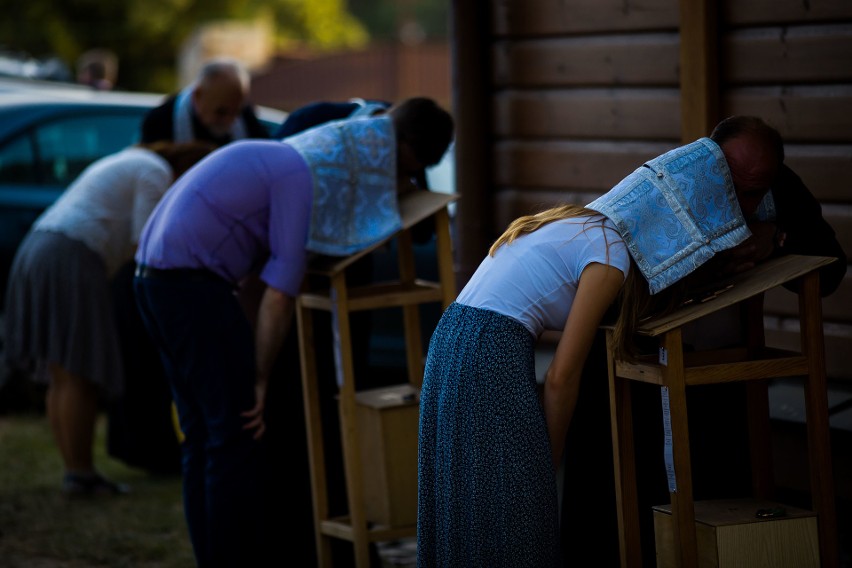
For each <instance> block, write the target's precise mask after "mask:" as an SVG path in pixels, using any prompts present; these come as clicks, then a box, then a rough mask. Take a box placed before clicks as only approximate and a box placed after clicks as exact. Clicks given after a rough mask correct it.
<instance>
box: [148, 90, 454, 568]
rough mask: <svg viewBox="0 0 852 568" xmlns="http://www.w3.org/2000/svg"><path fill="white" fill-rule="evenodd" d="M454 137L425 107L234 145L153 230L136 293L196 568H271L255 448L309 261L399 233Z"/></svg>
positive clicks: (431, 106) (182, 192)
mask: <svg viewBox="0 0 852 568" xmlns="http://www.w3.org/2000/svg"><path fill="white" fill-rule="evenodd" d="M452 131H453V124H452V118H451V117H450V115H449V114H448V113H447V112H446V111H444V110H443V109H441V108H440V107H438V106H437V105H436V104H435V103H434V102H433V101H431V100H429V99H424V98H415V99H408V100H406V101H403V102H402V103H400V104H399V105H398V106H396V107H394V108H392V109H391V110H390V111H389V112H388V113H387V114H386V115H383V116H381V117H374V118H364V119H359V120H351V121H342V122H336V123H330V124H328V125H325V126H322V127H319V128H316V129H313V130H311V131H309V132H305V133H304V134H302V135H299V136H295V137H293V138H290V139H288V140H287V141H286V142H275V141H262V140H245V141H237V142H233V143H231V144H229V145H226V146H224V147H223V148H221V149H219V150H217V151H215V152H214V153H212V154H211V155H210V156H208V157H207V159H205V160H203V161H202V162H200V163H199V164H197V165H196V167H195V168H193V169H191V170H190V171H189V172H187V173H186V174H185V175H184V176H183V177H182V178H181V179H179V180H178V181H177V182H176V183H175V185H174V186H173V187H172V188H171V189H170V190H169V192H168V193H167V194H166V196H165V197H164V199H163V200H162V201H161V202H160V204H159V205H158V207H157V209H156V210H155V211H154V213H153V214H152V215H151V217H150V219H149V220H148V223H147V224H146V226H145V229H144V231H143V234H142V237H141V239H140V244H139V249H138V251H137V254H136V261H137V264H138V266H139V268H138V269H137V274H136V278H135V282H134V284H135V292H136V297H137V302H138V304H139V306H140V310H141V312H142V315H143V319H144V321H145V325H146V327H147V329H148V331H149V333H150V334H151V336H152V337H153V339H154V341H155V343H156V344H157V346H158V348H159V350H160V354H161V358H162V360H163V363H164V366H165V369H166V375H167V376H168V378H169V381H170V383H171V388H172V393H173V396H174V399H175V403H176V406H177V408H178V414H179V416H180V426H181V430H182V431H183V433H184V435H185V441H184V444H183V476H184V479H183V487H184V508H185V512H186V517H187V524H188V526H189V532H190V539H191V540H192V545H193V549H194V552H195V556H196V559H197V561H198V564H199V566H219V565H221V566H255V565H260V564H261V563H262V560H263V552H262V550H263V548H262V546H263V545H264V542H265V541H266V539H265V537H264V532H263V526H262V524H263V523H262V522H261V520H262V519H263V514H262V509H263V497H262V494H261V491H260V483H259V479H260V456H259V446H258V444H259V440H260V438H261V436H262V435H263V433H264V430H265V422H264V404H265V398H266V391H267V386H268V383H269V375H270V372H271V369H272V367H273V364H274V362H275V359H276V357H277V355H278V352H279V349H280V347H281V345H282V344H283V342H284V338H285V337H286V335H287V333H288V330H289V328H290V325H291V321H292V316H293V311H294V305H295V297H296V295H297V294H298V292H299V290H300V287H301V284H302V279H303V276H304V271H305V263H306V257H307V254H308V252H317V253H322V254H334V255H347V254H351V253H353V252H356V251H357V250H360V249H361V248H364V247H366V246H369V245H370V244H372V243H373V242H377V241H379V240H381V239H383V238H385V237H386V236H389V235H390V234H393V232H395V231H396V230H397V229H398V228H399V213H398V209H397V206H396V197H397V192H401V191H408V190H410V189H412V188H413V186H412V185H411V184H410V180H411V178H412V176H413V175H414V174H415V173H416V172H418V171H420V170H422V169H423V168H424V167H427V166H430V165H434V164H436V163H437V162H438V161H440V159H441V157H442V156H443V154H444V152H445V151H446V148H447V146H448V145H449V143H450V140H451V138H452ZM252 275H258V276H259V278H260V280H261V281H262V282H263V283H265V285H266V286H265V289H264V291H263V293H262V295H261V297H260V301H259V307H258V309H257V312H256V314H252V315H253V316H254V317H251V318H249V317H246V312H245V310H244V309H243V307H242V305H241V304H240V302H239V301H238V299H237V295H236V294H235V290H236V289H237V288H238V287H239V285H240V283H241V282H243V281H244V280H245V279H246V278H248V277H250V276H252ZM251 320H254V329H252V322H251ZM311 544H312V543H311Z"/></svg>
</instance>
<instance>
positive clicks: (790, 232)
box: [772, 165, 847, 296]
mask: <svg viewBox="0 0 852 568" xmlns="http://www.w3.org/2000/svg"><path fill="white" fill-rule="evenodd" d="M772 193H773V197H774V198H775V208H776V211H777V225H778V230H779V233H780V234H782V235H783V237H784V238H783V243H782V245H781V246H780V247H779V249H778V251H777V254H803V255H809V256H833V257H835V258H837V259H838V260H837V261H835V262H833V263H831V264H829V265H827V266H825V267H823V268H822V269H820V271H819V284H820V293H821V294H822V295H823V296H827V295H829V294H831V293H832V292H834V291H835V290H836V289H837V287H838V286H840V282H841V281H842V280H843V277H844V275H845V274H846V263H847V259H846V253H845V252H844V251H843V247H842V246H841V245H840V242H839V241H838V240H837V237H836V235H835V233H834V229H833V228H832V227H831V225H829V223H828V221H826V220H825V218H824V217H823V216H822V207H821V206H820V204H819V201H818V200H817V199H816V197H814V196H813V194H812V193H811V192H810V191H809V190H808V188H807V187H806V186H805V184H804V182H803V181H802V180H801V178H800V177H799V176H798V175H796V173H795V172H793V170H791V169H790V168H788V167H787V166H783V165H782V167H781V172H780V173H779V175H778V180H777V182H776V184H775V187H773V192H772ZM798 285H799V280H793V281H791V282H788V283H787V284H785V285H784V287H785V288H787V289H790V290H793V291H797V286H798Z"/></svg>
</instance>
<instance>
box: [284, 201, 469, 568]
mask: <svg viewBox="0 0 852 568" xmlns="http://www.w3.org/2000/svg"><path fill="white" fill-rule="evenodd" d="M457 197H458V196H457V195H451V194H444V193H437V192H431V191H418V192H415V193H411V194H408V195H406V196H404V197H402V198H401V199H400V202H399V208H400V215H401V217H402V228H401V229H400V231H399V232H397V233H395V234H394V235H391V236H389V237H388V238H387V239H385V240H383V241H382V242H379V243H376V244H375V245H373V246H371V247H369V248H367V249H364V250H362V251H360V252H358V253H356V254H353V255H351V256H347V257H342V258H341V257H323V256H317V257H315V258H312V259H311V260H310V261H309V263H308V274H311V275H320V276H324V277H327V278H328V280H329V288H328V290H324V291H322V292H315V291H308V292H304V293H302V294H300V295H299V297H298V299H297V301H296V317H297V324H298V333H299V351H300V356H301V366H302V388H303V393H304V405H305V420H306V423H307V435H308V458H309V461H310V472H311V490H312V497H313V510H314V523H315V535H316V544H317V556H318V561H319V566H321V567H323V568H325V567H329V566H331V565H332V558H331V540H330V539H331V538H338V539H343V540H348V541H351V542H352V543H353V545H354V549H355V561H356V565H357V566H358V567H359V568H366V567H368V566H369V565H370V557H369V543H371V542H382V541H389V540H394V539H398V538H405V537H412V536H414V535H416V525H415V524H411V525H407V526H368V520H367V518H366V514H365V511H364V479H363V473H362V469H361V465H362V464H361V455H362V454H361V446H362V444H361V439H360V437H359V436H360V433H359V432H358V428H357V422H356V414H355V411H356V406H355V394H356V388H355V377H354V373H353V361H352V348H351V336H350V326H349V314H350V312H355V311H360V310H375V309H382V308H390V307H401V308H402V311H403V325H404V332H405V345H406V359H407V367H408V382H409V383H410V384H412V385H414V386H416V387H417V388H419V387H420V385H421V383H422V381H423V348H422V343H421V334H420V317H419V311H418V306H419V305H420V304H423V303H426V302H441V304H442V305H443V307H446V306H448V305H449V304H450V303H451V302H452V301H453V300H454V299H455V296H456V289H455V275H454V270H453V261H452V246H451V240H450V223H449V213H448V211H447V206H448V205H449V204H450V203H451V202H452V201H454V200H455V199H456V198H457ZM428 217H434V220H435V231H436V236H437V250H436V254H437V260H438V278H439V281H438V282H427V281H423V280H420V279H418V278H417V276H416V274H415V265H414V252H413V245H412V238H411V233H410V229H411V228H412V227H413V226H414V225H415V224H417V223H418V222H420V221H422V220H424V219H427V218H428ZM393 238H396V239H397V243H398V262H399V275H400V278H399V281H396V282H388V283H378V284H371V285H368V286H362V287H357V288H356V287H353V288H350V287H347V285H346V277H345V274H344V272H345V269H346V267H347V266H350V265H351V264H353V263H354V262H355V261H357V260H358V259H359V258H361V257H363V256H365V255H367V254H369V253H370V252H371V251H373V250H375V249H377V248H379V247H381V246H382V245H384V244H385V243H387V242H388V241H390V240H391V239H393ZM312 310H325V311H328V312H331V314H332V325H333V327H334V329H333V335H334V338H335V340H334V341H335V345H334V349H335V356H336V360H337V365H338V367H337V375H338V386H339V389H340V390H339V412H340V428H341V444H342V447H343V460H344V468H345V474H346V492H347V498H348V505H349V515H348V516H346V517H338V518H330V516H329V506H328V485H327V476H326V468H325V459H324V457H323V436H322V420H321V416H320V400H319V387H318V383H317V381H318V378H317V366H316V354H315V352H314V347H313V335H314V334H313V321H312V315H311V311H312Z"/></svg>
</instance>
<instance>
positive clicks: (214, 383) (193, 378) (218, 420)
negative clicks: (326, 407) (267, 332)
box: [134, 274, 267, 567]
mask: <svg viewBox="0 0 852 568" xmlns="http://www.w3.org/2000/svg"><path fill="white" fill-rule="evenodd" d="M196 276H197V274H196ZM134 291H135V293H136V301H137V303H138V304H139V309H140V312H141V314H142V317H143V320H144V322H145V326H146V328H147V329H148V332H149V334H150V335H151V337H152V339H153V340H154V342H155V343H156V344H157V347H158V349H159V351H160V355H161V358H162V361H163V365H164V368H165V372H166V376H167V377H168V379H169V382H170V384H171V389H172V394H173V396H174V400H175V404H176V406H177V410H178V414H179V416H180V427H181V430H182V431H183V434H184V435H185V437H186V439H185V441H184V443H183V447H182V457H183V501H184V511H185V514H186V520H187V525H188V527H189V536H190V539H191V541H192V547H193V550H194V552H195V557H196V561H197V563H198V565H199V566H202V567H207V566H260V565H262V560H263V551H262V546H263V545H264V543H265V542H267V539H266V538H265V535H263V530H262V528H263V522H262V521H263V518H264V511H263V509H262V506H263V495H262V491H261V487H260V482H261V475H260V474H261V471H260V461H261V455H260V444H259V442H258V441H256V440H253V439H252V434H251V433H249V432H247V431H244V430H243V425H244V424H245V422H246V419H245V418H243V417H242V416H240V413H241V412H245V411H246V410H249V409H251V408H253V407H254V404H255V393H254V381H255V351H254V349H255V347H254V338H253V332H252V329H251V327H250V325H249V322H248V320H247V319H246V317H245V315H244V313H243V311H242V308H241V307H240V305H239V304H238V302H237V300H236V298H235V297H234V295H233V291H232V289H231V287H230V285H229V284H228V283H227V282H225V281H223V280H222V281H219V280H217V279H216V278H215V277H213V276H212V275H211V277H210V278H207V279H204V278H197V277H195V278H186V279H183V278H181V277H180V276H179V274H178V276H176V277H173V276H169V277H168V278H160V277H139V276H137V277H136V278H135V280H134Z"/></svg>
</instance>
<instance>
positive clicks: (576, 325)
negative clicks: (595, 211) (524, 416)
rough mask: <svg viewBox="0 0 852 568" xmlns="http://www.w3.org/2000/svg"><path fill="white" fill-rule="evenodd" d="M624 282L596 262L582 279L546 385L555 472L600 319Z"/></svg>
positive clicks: (615, 272)
mask: <svg viewBox="0 0 852 568" xmlns="http://www.w3.org/2000/svg"><path fill="white" fill-rule="evenodd" d="M623 282H624V274H623V273H622V272H621V271H620V270H619V269H617V268H614V267H612V266H608V265H605V264H600V263H596V262H593V263H591V264H589V265H588V266H587V267H586V268H585V270H583V274H582V275H581V276H580V282H579V285H578V287H577V294H576V296H575V297H574V303H573V304H572V306H571V312H570V313H569V314H568V319H567V321H566V322H565V329H564V330H563V332H562V338H561V339H560V340H559V344H558V345H557V347H556V353H555V354H554V356H553V360H552V361H551V363H550V367H549V368H548V369H547V374H546V375H545V382H544V401H543V404H544V416H545V420H546V421H547V430H548V433H549V434H550V448H551V452H552V457H553V468H554V470H555V469H557V468H558V467H559V464H560V463H561V461H562V450H563V448H564V447H565V436H566V433H567V432H568V425H569V424H570V422H571V417H572V416H573V414H574V407H575V405H576V404H577V394H578V392H579V388H580V377H581V376H582V373H583V365H584V364H585V361H586V357H587V356H588V354H589V349H590V348H591V345H592V341H593V340H594V338H595V333H596V332H597V329H598V326H599V325H600V322H601V319H602V318H603V316H604V314H605V313H606V311H607V309H608V308H609V307H610V305H611V304H612V303H613V301H615V298H616V297H617V296H618V292H619V290H620V289H621V286H622V284H623Z"/></svg>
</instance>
